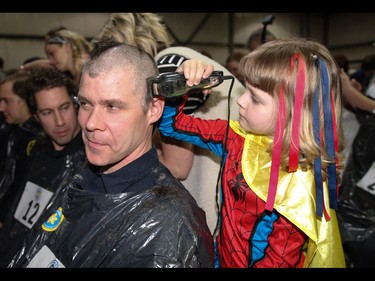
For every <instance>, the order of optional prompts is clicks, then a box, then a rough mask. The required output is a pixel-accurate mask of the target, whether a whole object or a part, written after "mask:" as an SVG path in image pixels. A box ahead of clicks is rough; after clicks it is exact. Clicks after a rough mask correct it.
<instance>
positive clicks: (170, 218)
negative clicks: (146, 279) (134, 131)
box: [9, 148, 213, 268]
mask: <svg viewBox="0 0 375 281" xmlns="http://www.w3.org/2000/svg"><path fill="white" fill-rule="evenodd" d="M58 208H61V209H60V210H58ZM49 210H51V212H47V213H49V214H46V215H45V216H44V218H41V219H40V220H39V221H38V222H37V223H36V225H35V226H34V227H33V233H32V234H31V235H30V236H29V237H28V239H27V240H25V241H24V243H23V246H22V247H21V248H20V249H19V250H18V252H17V254H16V255H15V256H14V257H13V259H12V261H11V263H10V264H9V267H26V266H27V265H28V264H29V263H30V262H31V265H32V266H33V267H37V266H40V265H39V264H38V262H36V261H35V260H36V259H37V258H35V259H34V260H33V258H34V257H35V256H36V257H38V255H37V254H38V252H39V251H40V250H41V249H42V248H43V246H45V247H44V248H43V249H42V252H43V253H45V252H46V251H47V252H49V254H50V255H52V258H50V260H48V261H44V264H43V266H47V267H48V266H50V267H57V266H64V267H68V268H71V267H137V268H139V267H144V268H146V267H163V268H173V267H213V240H212V236H211V233H210V230H209V228H208V226H207V224H206V219H205V213H204V212H203V210H202V209H200V208H199V207H198V205H197V203H196V202H195V200H194V199H193V197H192V196H191V195H190V193H189V192H188V191H187V190H186V189H185V188H184V186H183V185H182V184H181V183H180V182H179V181H177V180H176V179H175V178H174V177H173V176H172V175H171V173H170V172H169V170H167V168H166V167H165V166H163V165H162V164H161V163H160V162H159V160H158V157H157V154H156V150H155V149H154V148H153V149H152V150H150V151H149V152H148V153H146V154H144V155H143V156H141V157H140V158H138V159H137V160H135V161H133V162H132V163H130V164H128V165H126V166H125V167H123V168H121V169H120V170H118V171H116V172H114V173H111V174H102V173H100V172H99V171H98V170H97V169H95V167H93V166H91V165H87V166H86V167H82V169H81V170H80V171H79V172H78V173H77V174H76V175H75V176H74V178H73V181H72V182H71V183H70V184H69V185H67V186H66V187H64V188H63V189H61V193H60V195H59V196H58V198H57V200H56V201H55V202H54V204H53V206H52V207H51V208H50V209H49ZM53 211H57V212H56V215H55V216H52V217H50V215H51V214H52V213H53ZM60 211H61V212H60ZM63 216H64V218H63V219H62V220H61V218H62V217H63ZM47 218H50V220H47ZM42 222H45V228H46V226H48V227H50V228H51V229H52V228H53V227H55V226H56V225H57V227H56V229H55V230H52V231H50V232H49V231H45V230H43V229H42V227H41V225H42ZM59 223H60V224H59ZM51 253H52V254H51Z"/></svg>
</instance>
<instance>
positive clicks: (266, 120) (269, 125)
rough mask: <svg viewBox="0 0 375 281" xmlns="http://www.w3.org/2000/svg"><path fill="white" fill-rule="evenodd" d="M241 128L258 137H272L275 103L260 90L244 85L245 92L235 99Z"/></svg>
mask: <svg viewBox="0 0 375 281" xmlns="http://www.w3.org/2000/svg"><path fill="white" fill-rule="evenodd" d="M237 104H238V105H239V122H240V125H241V127H242V128H244V129H245V130H247V131H250V132H252V133H254V134H258V135H266V136H273V132H274V129H275V117H276V112H275V111H276V102H275V100H274V98H273V97H272V96H271V95H269V94H268V93H266V92H263V91H262V90H260V89H257V88H254V87H252V86H251V85H249V84H248V83H246V91H245V92H244V93H243V94H242V96H240V97H239V98H238V99H237Z"/></svg>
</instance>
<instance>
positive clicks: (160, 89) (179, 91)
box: [147, 71, 223, 98]
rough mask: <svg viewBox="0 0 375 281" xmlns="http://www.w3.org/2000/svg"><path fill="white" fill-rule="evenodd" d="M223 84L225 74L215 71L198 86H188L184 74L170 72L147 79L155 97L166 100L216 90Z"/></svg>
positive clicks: (149, 88)
mask: <svg viewBox="0 0 375 281" xmlns="http://www.w3.org/2000/svg"><path fill="white" fill-rule="evenodd" d="M222 82H223V72H222V71H214V72H212V74H211V75H210V76H209V77H207V78H206V79H202V81H201V82H200V83H199V84H198V85H193V86H191V87H190V86H188V85H187V84H186V78H185V77H184V75H183V74H182V73H178V72H168V73H162V74H160V75H159V76H158V77H150V78H148V79H147V87H148V90H149V91H150V92H151V93H152V95H153V96H162V97H165V98H176V97H181V96H184V95H187V94H190V93H193V92H200V91H203V90H207V89H211V88H214V87H216V86H218V85H220V84H221V83H222Z"/></svg>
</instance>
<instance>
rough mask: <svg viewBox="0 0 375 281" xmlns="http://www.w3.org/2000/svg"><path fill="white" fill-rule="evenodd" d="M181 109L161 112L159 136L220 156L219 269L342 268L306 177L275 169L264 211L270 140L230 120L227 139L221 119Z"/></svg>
mask: <svg viewBox="0 0 375 281" xmlns="http://www.w3.org/2000/svg"><path fill="white" fill-rule="evenodd" d="M185 98H186V97H185ZM182 108H183V105H180V106H178V107H176V108H175V107H169V106H166V108H165V110H164V114H163V118H162V120H161V123H160V126H159V129H160V131H161V132H162V133H163V134H164V135H166V136H170V137H173V138H176V139H180V140H183V141H188V142H191V143H193V144H195V145H198V146H201V147H203V148H206V149H210V150H211V151H213V152H214V153H216V154H217V155H219V156H224V157H225V159H224V161H225V165H224V167H223V173H222V178H221V201H222V208H221V214H220V224H221V225H220V230H219V233H218V236H217V239H216V243H217V257H218V264H217V266H218V267H241V268H242V267H268V268H270V267H272V268H279V267H280V268H281V267H345V261H344V254H343V250H342V244H341V239H340V233H339V229H338V224H337V219H336V213H335V211H334V210H333V209H329V208H327V209H328V210H329V216H330V218H331V219H330V220H329V221H326V220H325V218H324V216H323V217H318V216H317V215H316V209H315V197H316V196H315V182H314V175H313V172H312V171H307V172H303V171H301V170H300V169H297V171H295V172H292V173H287V172H284V171H282V170H280V171H279V179H278V188H277V193H276V198H275V203H274V209H273V211H267V210H266V209H265V204H266V200H267V195H268V183H269V179H270V169H271V155H270V154H269V153H268V152H267V151H266V149H267V147H268V146H269V143H270V142H272V139H270V138H268V137H265V136H257V135H253V134H251V133H249V132H246V131H244V130H243V129H242V128H241V127H240V125H239V123H238V122H237V121H230V123H229V124H230V128H229V130H228V135H226V131H227V126H228V121H226V120H219V119H217V120H202V119H199V118H194V117H191V116H187V115H184V114H183V113H182ZM207 176H214V175H207ZM323 187H324V193H327V186H326V184H325V183H324V184H323ZM201 188H205V187H201ZM327 197H328V196H324V198H327ZM324 203H325V206H329V203H328V202H324Z"/></svg>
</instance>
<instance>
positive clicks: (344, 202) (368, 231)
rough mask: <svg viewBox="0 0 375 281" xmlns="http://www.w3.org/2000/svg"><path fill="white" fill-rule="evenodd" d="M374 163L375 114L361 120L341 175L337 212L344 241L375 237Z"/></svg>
mask: <svg viewBox="0 0 375 281" xmlns="http://www.w3.org/2000/svg"><path fill="white" fill-rule="evenodd" d="M373 165H375V115H371V116H367V117H366V119H364V120H362V123H361V127H360V129H359V131H358V133H357V136H356V137H355V139H354V141H353V146H352V154H351V156H350V157H349V159H348V163H347V166H346V169H345V171H344V173H343V177H342V184H341V188H340V200H339V203H338V212H337V214H338V218H339V222H340V228H341V229H340V230H341V236H342V241H343V242H344V243H345V242H351V241H364V240H366V239H368V238H373V239H374V238H375V180H374V179H375V169H374V167H373V168H372V166H373ZM366 178H367V180H365V179H366Z"/></svg>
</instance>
